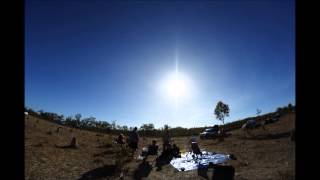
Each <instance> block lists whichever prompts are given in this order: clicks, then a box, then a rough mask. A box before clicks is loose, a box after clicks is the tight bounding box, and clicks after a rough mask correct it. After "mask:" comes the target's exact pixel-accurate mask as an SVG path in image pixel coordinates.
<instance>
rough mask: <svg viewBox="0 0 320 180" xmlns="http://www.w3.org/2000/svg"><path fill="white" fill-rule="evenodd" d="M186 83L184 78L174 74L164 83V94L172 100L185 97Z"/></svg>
mask: <svg viewBox="0 0 320 180" xmlns="http://www.w3.org/2000/svg"><path fill="white" fill-rule="evenodd" d="M187 86H188V83H187V79H186V77H184V76H183V75H181V74H178V73H174V74H173V75H171V76H169V77H168V79H167V80H166V81H165V91H166V94H167V95H168V96H170V97H173V98H182V97H185V96H186V95H187V90H188V87H187Z"/></svg>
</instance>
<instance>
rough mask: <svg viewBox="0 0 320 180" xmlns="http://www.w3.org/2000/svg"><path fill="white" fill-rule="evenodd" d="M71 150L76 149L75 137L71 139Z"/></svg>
mask: <svg viewBox="0 0 320 180" xmlns="http://www.w3.org/2000/svg"><path fill="white" fill-rule="evenodd" d="M69 146H70V147H71V148H77V139H76V138H75V137H73V138H72V139H71V142H70V145H69Z"/></svg>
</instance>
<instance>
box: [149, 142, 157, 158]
mask: <svg viewBox="0 0 320 180" xmlns="http://www.w3.org/2000/svg"><path fill="white" fill-rule="evenodd" d="M156 143H157V141H155V140H153V141H152V144H151V145H149V147H148V154H149V155H157V154H158V146H157V145H156Z"/></svg>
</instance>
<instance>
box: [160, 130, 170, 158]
mask: <svg viewBox="0 0 320 180" xmlns="http://www.w3.org/2000/svg"><path fill="white" fill-rule="evenodd" d="M162 141H163V145H162V151H163V152H164V151H166V150H168V149H170V148H171V139H170V134H169V128H168V126H165V128H164V134H163V137H162Z"/></svg>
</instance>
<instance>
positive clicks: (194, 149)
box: [191, 142, 202, 155]
mask: <svg viewBox="0 0 320 180" xmlns="http://www.w3.org/2000/svg"><path fill="white" fill-rule="evenodd" d="M191 149H192V152H193V153H194V154H196V155H198V154H200V155H202V152H201V151H200V148H199V145H198V143H197V142H191Z"/></svg>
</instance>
